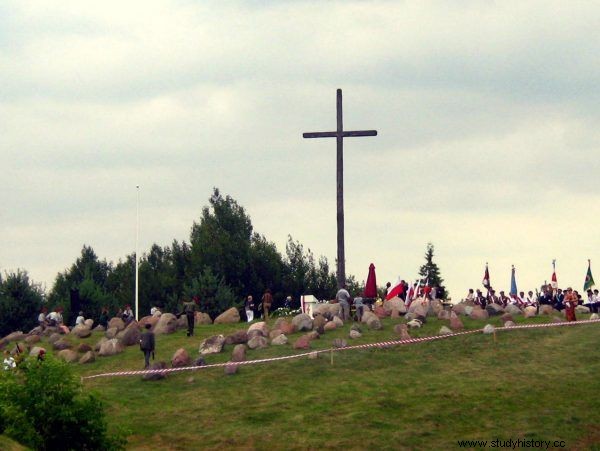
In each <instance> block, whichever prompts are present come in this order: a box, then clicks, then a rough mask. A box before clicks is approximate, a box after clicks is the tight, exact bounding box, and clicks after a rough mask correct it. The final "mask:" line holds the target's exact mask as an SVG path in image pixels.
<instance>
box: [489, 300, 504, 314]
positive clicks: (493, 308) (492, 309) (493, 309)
mask: <svg viewBox="0 0 600 451" xmlns="http://www.w3.org/2000/svg"><path fill="white" fill-rule="evenodd" d="M485 311H486V312H488V315H489V316H496V315H502V314H503V313H504V307H502V306H501V305H498V304H495V303H491V304H488V305H487V306H486V307H485Z"/></svg>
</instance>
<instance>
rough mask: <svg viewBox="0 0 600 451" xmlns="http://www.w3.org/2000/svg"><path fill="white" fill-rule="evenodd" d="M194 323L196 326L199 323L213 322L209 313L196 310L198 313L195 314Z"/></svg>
mask: <svg viewBox="0 0 600 451" xmlns="http://www.w3.org/2000/svg"><path fill="white" fill-rule="evenodd" d="M194 324H195V325H196V326H197V325H199V324H212V319H210V315H209V314H208V313H204V312H196V315H194Z"/></svg>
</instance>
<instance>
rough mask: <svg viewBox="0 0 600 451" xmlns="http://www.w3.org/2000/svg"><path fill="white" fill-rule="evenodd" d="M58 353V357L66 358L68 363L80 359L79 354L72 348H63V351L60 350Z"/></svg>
mask: <svg viewBox="0 0 600 451" xmlns="http://www.w3.org/2000/svg"><path fill="white" fill-rule="evenodd" d="M57 355H58V358H60V359H62V360H64V361H65V362H67V363H73V362H77V360H79V355H78V354H77V353H76V352H75V351H72V350H71V349H63V350H62V351H59V352H58V354H57Z"/></svg>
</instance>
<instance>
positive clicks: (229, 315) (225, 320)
mask: <svg viewBox="0 0 600 451" xmlns="http://www.w3.org/2000/svg"><path fill="white" fill-rule="evenodd" d="M239 322H240V312H238V309H236V308H235V307H231V308H230V309H229V310H225V311H224V312H223V313H221V314H220V315H219V316H217V317H216V318H215V324H235V323H239Z"/></svg>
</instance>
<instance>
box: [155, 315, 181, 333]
mask: <svg viewBox="0 0 600 451" xmlns="http://www.w3.org/2000/svg"><path fill="white" fill-rule="evenodd" d="M176 330H177V317H176V316H175V315H173V314H172V313H163V314H162V315H160V316H159V318H158V322H157V323H156V325H155V326H154V333H155V334H157V335H162V334H172V333H173V332H175V331H176Z"/></svg>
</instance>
